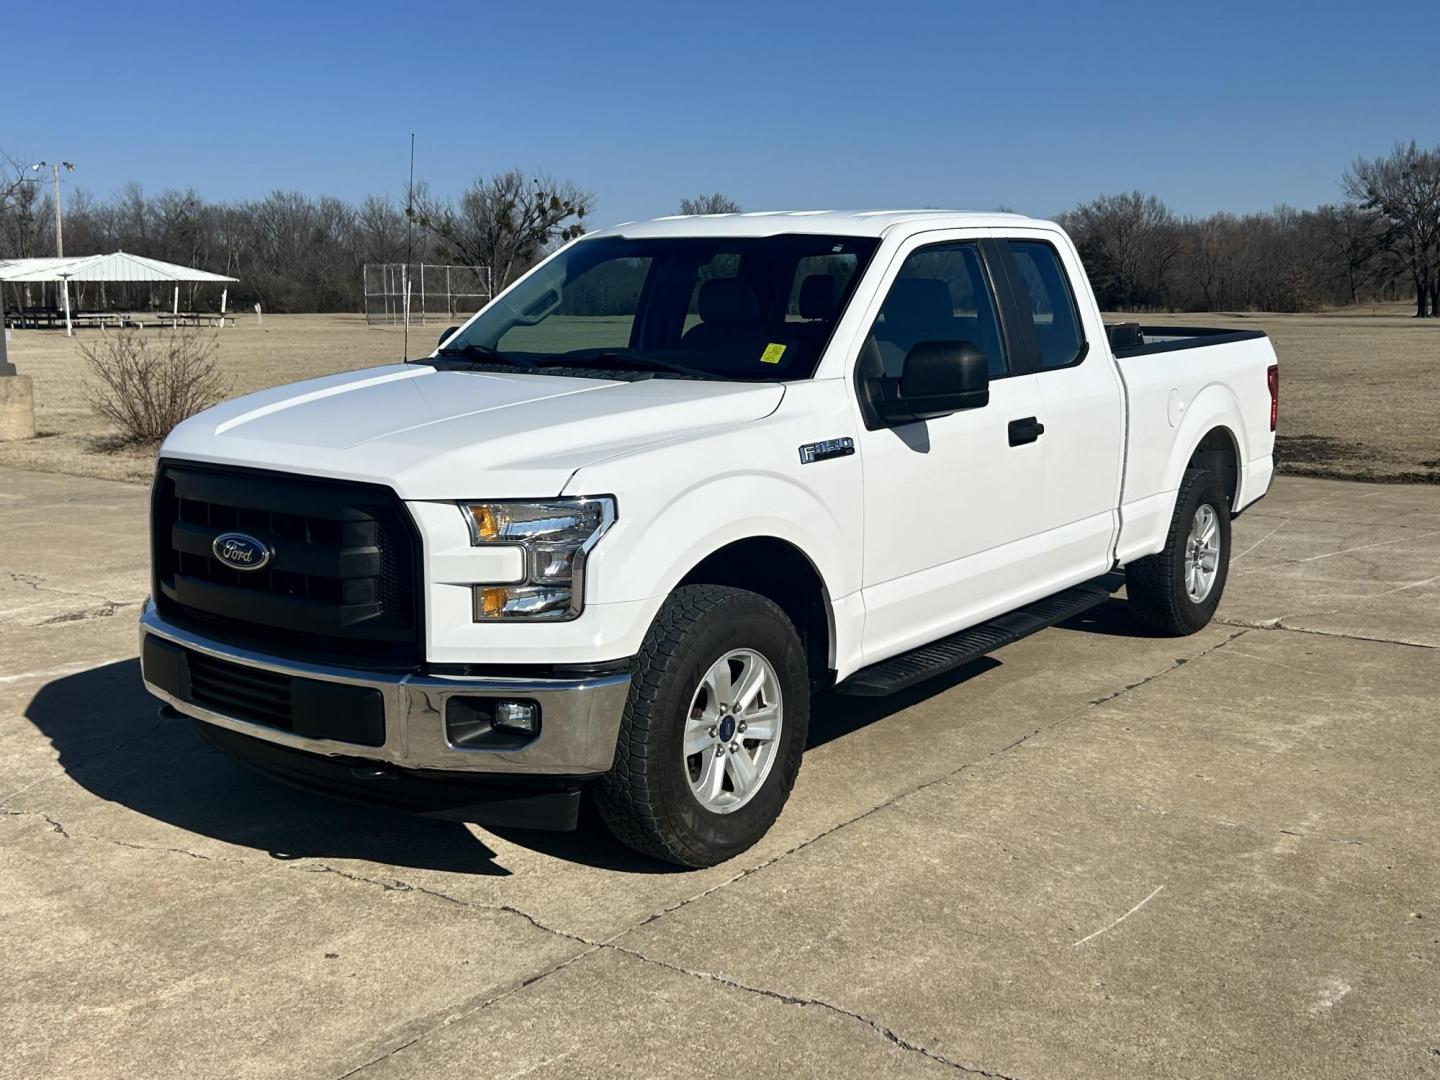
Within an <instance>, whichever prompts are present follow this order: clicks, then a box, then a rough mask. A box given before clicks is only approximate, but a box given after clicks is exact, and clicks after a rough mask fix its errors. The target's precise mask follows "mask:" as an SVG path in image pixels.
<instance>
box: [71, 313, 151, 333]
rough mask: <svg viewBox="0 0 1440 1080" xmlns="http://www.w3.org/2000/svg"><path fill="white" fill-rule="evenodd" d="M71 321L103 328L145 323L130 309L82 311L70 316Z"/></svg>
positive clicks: (78, 324)
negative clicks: (129, 310)
mask: <svg viewBox="0 0 1440 1080" xmlns="http://www.w3.org/2000/svg"><path fill="white" fill-rule="evenodd" d="M70 322H71V323H72V324H73V325H75V326H98V327H100V328H101V329H105V328H106V327H111V326H113V327H115V328H117V329H120V328H123V327H126V326H135V327H139V326H143V325H144V323H142V322H141V321H140V319H139V317H137V316H135V315H132V314H131V313H130V312H128V311H80V312H76V313H74V314H72V315H71V316H70Z"/></svg>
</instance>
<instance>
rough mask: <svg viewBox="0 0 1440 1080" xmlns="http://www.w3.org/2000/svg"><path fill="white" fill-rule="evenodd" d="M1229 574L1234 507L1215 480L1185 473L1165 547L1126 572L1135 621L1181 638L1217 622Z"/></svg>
mask: <svg viewBox="0 0 1440 1080" xmlns="http://www.w3.org/2000/svg"><path fill="white" fill-rule="evenodd" d="M1229 572H1230V501H1229V499H1227V498H1226V496H1225V489H1224V488H1222V487H1221V486H1220V481H1219V480H1217V479H1216V478H1215V474H1214V473H1211V472H1209V471H1208V470H1206V469H1187V470H1186V472H1185V476H1184V478H1183V479H1182V480H1181V482H1180V491H1179V493H1178V495H1177V496H1176V500H1175V516H1174V517H1173V518H1171V520H1170V532H1169V534H1168V535H1167V537H1166V539H1165V547H1164V548H1163V549H1162V550H1161V551H1160V552H1159V554H1156V555H1148V556H1146V557H1145V558H1143V559H1137V560H1136V561H1135V562H1133V563H1131V564H1130V565H1129V566H1127V567H1126V568H1125V591H1126V594H1127V595H1128V596H1129V598H1130V610H1131V612H1133V613H1134V615H1135V618H1136V619H1138V620H1139V621H1140V622H1141V623H1143V624H1144V625H1146V626H1148V627H1150V628H1151V629H1153V630H1158V631H1159V632H1160V633H1162V634H1168V635H1170V636H1173V637H1183V636H1185V635H1187V634H1193V633H1195V632H1196V631H1198V630H1201V629H1203V628H1204V627H1205V626H1206V625H1207V624H1208V623H1209V622H1210V620H1211V619H1212V618H1214V616H1215V609H1216V608H1217V607H1219V606H1220V597H1221V595H1222V594H1223V593H1224V591H1225V580H1226V578H1227V577H1228V576H1229Z"/></svg>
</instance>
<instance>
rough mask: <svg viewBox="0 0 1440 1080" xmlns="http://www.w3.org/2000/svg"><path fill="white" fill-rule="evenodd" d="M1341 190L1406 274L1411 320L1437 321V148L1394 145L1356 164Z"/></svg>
mask: <svg viewBox="0 0 1440 1080" xmlns="http://www.w3.org/2000/svg"><path fill="white" fill-rule="evenodd" d="M1344 184H1345V193H1346V194H1347V195H1349V196H1350V198H1352V199H1353V200H1355V202H1356V203H1358V204H1359V205H1360V206H1361V207H1362V208H1363V209H1365V210H1367V211H1369V212H1370V213H1371V214H1373V215H1374V217H1375V219H1376V221H1377V222H1378V223H1379V225H1380V244H1381V246H1382V247H1384V248H1385V250H1387V251H1389V252H1391V253H1393V254H1394V255H1395V256H1396V257H1397V258H1398V259H1399V260H1400V261H1401V262H1402V263H1403V264H1404V266H1405V268H1406V270H1408V271H1409V273H1410V277H1411V280H1412V281H1413V282H1414V285H1415V317H1416V318H1417V319H1423V318H1425V316H1426V315H1430V316H1431V317H1434V318H1440V147H1436V148H1435V149H1434V150H1421V149H1420V148H1419V147H1417V146H1416V145H1415V143H1413V142H1412V143H1410V145H1408V146H1406V145H1404V144H1396V146H1395V148H1394V149H1393V150H1391V151H1390V154H1389V156H1387V157H1383V158H1373V159H1367V158H1356V159H1355V164H1354V165H1352V166H1350V169H1349V170H1348V171H1347V172H1346V173H1345V179H1344Z"/></svg>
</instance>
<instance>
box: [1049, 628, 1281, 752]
mask: <svg viewBox="0 0 1440 1080" xmlns="http://www.w3.org/2000/svg"><path fill="white" fill-rule="evenodd" d="M1252 629H1254V628H1253V627H1248V626H1247V627H1245V628H1243V629H1242V630H1240V632H1239V633H1235V634H1231V635H1229V636H1228V637H1227V638H1225V640H1224V641H1217V642H1216V643H1215V644H1214V645H1211V646H1210V647H1209V648H1206V649H1202V650H1201V651H1200V652H1198V653H1196V654H1195V655H1194V656H1177V657H1176V658H1175V662H1174V663H1173V664H1171V665H1170V666H1169V667H1167V668H1164V669H1162V670H1160V671H1157V672H1155V673H1154V674H1153V675H1146V676H1145V678H1143V679H1141V680H1140V681H1139V682H1133V683H1127V684H1126V685H1125V686H1122V687H1121V688H1120V689H1119V690H1116V691H1114V692H1113V693H1110V694H1103V695H1101V696H1100V697H1098V698H1091V699H1090V701H1089V702H1088V703H1087V704H1089V705H1104V704H1105V703H1106V702H1110V701H1114V700H1115V699H1116V698H1118V697H1120V696H1121V695H1123V694H1128V693H1130V691H1132V690H1138V689H1140V687H1142V686H1144V685H1145V684H1146V683H1152V682H1154V681H1155V680H1156V679H1158V678H1161V677H1162V676H1165V675H1169V674H1170V673H1171V672H1172V671H1177V670H1178V669H1180V668H1182V667H1184V666H1185V665H1186V664H1189V663H1193V662H1194V661H1196V660H1203V659H1204V658H1205V657H1207V656H1209V655H1210V654H1211V653H1213V652H1214V651H1215V650H1217V649H1223V648H1224V647H1225V646H1226V645H1229V644H1230V643H1231V642H1232V641H1234V640H1235V639H1236V638H1242V637H1244V636H1245V635H1246V634H1247V633H1248V632H1249V631H1250V630H1252ZM1074 715H1077V714H1075V713H1072V714H1070V716H1066V717H1063V718H1062V719H1060V720H1057V721H1056V723H1055V724H1052V725H1051V727H1055V726H1057V725H1058V724H1063V723H1064V722H1065V721H1066V720H1069V719H1070V718H1071V716H1074ZM1047 730H1048V729H1047Z"/></svg>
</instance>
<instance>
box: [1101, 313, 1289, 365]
mask: <svg viewBox="0 0 1440 1080" xmlns="http://www.w3.org/2000/svg"><path fill="white" fill-rule="evenodd" d="M1105 330H1106V332H1107V333H1108V334H1109V337H1110V349H1111V351H1112V352H1114V353H1115V356H1116V358H1117V359H1124V358H1126V357H1131V356H1148V355H1149V354H1151V353H1162V352H1174V351H1176V350H1177V349H1195V348H1200V347H1202V346H1205V345H1227V344H1229V343H1230V342H1233V341H1250V340H1253V339H1255V338H1263V337H1264V336H1265V332H1264V331H1263V330H1220V329H1216V328H1214V327H1203V326H1142V325H1141V324H1140V323H1131V322H1126V323H1107V324H1106V326H1105Z"/></svg>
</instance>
